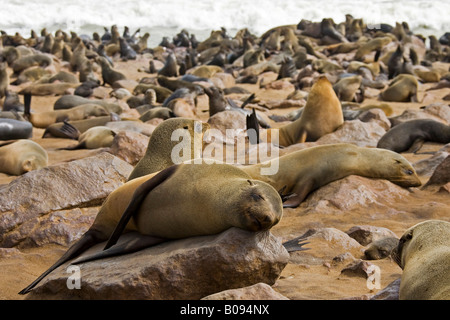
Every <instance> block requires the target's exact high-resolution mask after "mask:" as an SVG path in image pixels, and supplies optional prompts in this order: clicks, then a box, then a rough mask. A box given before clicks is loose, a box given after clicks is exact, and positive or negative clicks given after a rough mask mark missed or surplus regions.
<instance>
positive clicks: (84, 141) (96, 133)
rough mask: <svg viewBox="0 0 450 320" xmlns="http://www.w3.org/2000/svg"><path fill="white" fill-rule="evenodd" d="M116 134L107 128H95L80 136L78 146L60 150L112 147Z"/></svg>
mask: <svg viewBox="0 0 450 320" xmlns="http://www.w3.org/2000/svg"><path fill="white" fill-rule="evenodd" d="M115 136H116V132H115V131H114V130H112V129H111V128H108V127H106V126H95V127H92V128H89V129H87V130H86V131H85V132H83V133H82V134H80V135H79V137H78V144H76V145H74V146H72V147H67V148H61V149H59V150H76V149H98V148H107V147H110V146H111V145H112V143H113V141H114V137H115Z"/></svg>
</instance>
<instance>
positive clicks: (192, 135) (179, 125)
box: [128, 118, 209, 180]
mask: <svg viewBox="0 0 450 320" xmlns="http://www.w3.org/2000/svg"><path fill="white" fill-rule="evenodd" d="M200 126H201V127H200ZM208 129H209V124H207V123H202V122H200V121H196V120H193V119H187V118H171V119H167V120H164V121H163V122H161V123H160V124H159V125H158V126H157V127H156V128H155V130H154V131H153V133H152V135H151V137H150V140H149V142H148V146H147V150H146V151H145V154H144V156H143V157H142V158H141V160H139V162H138V163H137V164H136V166H135V167H134V169H133V171H132V172H131V174H130V176H129V177H128V180H133V179H135V178H138V177H141V176H144V175H147V174H150V173H153V172H157V171H160V170H163V169H165V168H167V167H170V166H171V165H174V164H175V163H174V162H173V159H172V153H173V151H174V148H175V147H176V146H177V145H179V144H180V143H183V141H184V139H186V138H189V139H190V156H189V157H188V158H189V159H197V158H200V157H201V151H202V149H203V135H204V133H205V132H206V130H208ZM176 131H179V133H180V134H181V135H180V136H178V137H177V136H176V139H178V140H176V141H174V140H172V135H174V133H175V132H176ZM175 134H176V133H175ZM180 138H181V139H182V140H183V141H181V142H180V140H179V139H180ZM183 156H186V155H183Z"/></svg>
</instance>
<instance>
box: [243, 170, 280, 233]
mask: <svg viewBox="0 0 450 320" xmlns="http://www.w3.org/2000/svg"><path fill="white" fill-rule="evenodd" d="M246 183H247V186H246V187H245V189H244V190H243V192H242V193H241V197H240V200H241V205H240V206H239V209H240V210H241V211H242V214H241V215H240V217H241V221H240V226H241V227H242V226H245V229H246V230H248V231H255V232H256V231H265V230H268V229H270V228H271V227H273V226H274V225H276V224H277V223H278V222H279V221H280V220H281V216H282V215H283V203H282V201H281V197H280V195H279V194H278V192H277V191H276V190H275V189H274V188H273V187H272V186H270V185H269V184H267V183H265V182H262V181H258V180H250V179H249V180H247V181H246Z"/></svg>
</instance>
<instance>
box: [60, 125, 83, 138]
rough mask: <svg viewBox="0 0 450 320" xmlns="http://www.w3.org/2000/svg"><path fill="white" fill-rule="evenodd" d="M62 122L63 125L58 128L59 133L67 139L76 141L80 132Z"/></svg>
mask: <svg viewBox="0 0 450 320" xmlns="http://www.w3.org/2000/svg"><path fill="white" fill-rule="evenodd" d="M63 122H64V124H63V126H62V127H61V128H59V132H61V133H62V134H64V135H65V136H66V137H67V138H69V139H74V140H77V139H78V137H79V136H80V131H79V130H78V129H77V128H75V127H74V126H73V125H71V124H70V123H69V122H67V121H66V120H64V121H63Z"/></svg>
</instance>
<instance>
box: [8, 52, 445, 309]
mask: <svg viewBox="0 0 450 320" xmlns="http://www.w3.org/2000/svg"><path fill="white" fill-rule="evenodd" d="M148 61H149V60H148V58H147V57H143V56H139V58H138V59H137V60H136V61H129V62H127V63H125V62H121V61H119V60H117V61H116V66H117V67H116V68H117V69H118V70H120V71H122V72H124V73H125V74H126V75H127V77H128V79H135V80H139V79H140V78H142V77H144V76H150V77H152V76H153V77H154V76H155V74H153V75H150V74H148V73H145V72H142V71H138V69H145V68H147V67H148ZM447 68H448V66H447ZM273 76H274V75H273V74H272V75H270V74H269V75H268V77H269V78H270V77H273ZM432 85H433V84H432V83H429V84H422V85H420V91H419V100H420V101H423V102H422V103H389V104H390V105H391V106H392V107H393V109H394V115H399V114H401V113H402V112H403V111H404V110H406V109H414V110H418V109H419V108H420V107H421V106H422V105H427V104H430V103H433V102H439V101H442V97H444V96H445V95H446V94H448V92H449V89H440V90H436V91H431V92H428V93H426V92H425V89H426V88H428V87H430V86H432ZM242 86H243V87H245V88H247V89H249V90H251V91H253V92H255V93H256V95H257V97H260V98H261V99H265V100H270V99H280V98H281V99H283V98H286V97H287V95H288V94H289V93H291V92H292V90H291V89H284V90H274V89H270V90H266V89H261V88H259V86H256V85H249V84H245V85H242ZM11 88H12V89H13V90H19V89H20V88H19V87H14V86H11ZM102 90H103V91H99V92H104V93H105V97H107V93H108V92H109V91H111V88H109V87H105V88H102ZM57 98H58V97H33V101H32V109H33V110H34V111H35V112H39V111H46V110H51V109H52V106H53V103H54V101H55V100H56V99H57ZM371 102H374V103H379V101H376V100H375V99H366V100H365V102H364V104H369V103H371ZM198 108H199V113H200V114H201V118H202V120H203V121H206V120H207V118H208V113H207V112H202V110H203V111H205V110H208V105H207V100H206V99H200V105H199V106H198ZM292 110H294V108H290V109H273V110H270V111H267V114H270V113H276V114H284V113H287V112H289V111H292ZM270 124H271V125H272V126H273V127H278V126H280V125H282V123H276V122H273V121H271V122H270ZM43 131H44V130H43V129H36V128H35V129H34V131H33V140H34V141H36V142H38V143H39V144H41V145H42V146H43V147H44V148H45V149H46V150H47V151H48V153H49V162H50V164H57V163H61V162H67V161H71V160H75V159H81V158H84V157H87V156H90V155H92V154H95V153H96V152H99V151H98V150H73V151H58V150H56V149H57V148H61V147H64V146H69V145H73V144H74V141H70V140H66V139H54V138H51V139H42V138H41V136H42V133H43ZM441 147H442V145H440V144H436V143H425V145H424V147H423V149H422V151H436V150H438V149H439V148H441ZM403 155H404V156H405V157H406V158H407V159H408V160H409V161H410V162H411V163H414V162H416V161H418V160H421V159H425V158H428V157H430V156H431V155H430V154H403ZM16 178H17V177H14V176H8V175H6V174H2V173H0V187H1V185H2V184H7V183H9V182H11V181H13V180H14V179H16ZM420 178H421V180H422V181H423V182H426V181H427V180H428V178H429V177H427V176H422V177H420ZM392 207H393V208H396V210H397V211H399V212H402V214H393V213H392V211H390V210H386V211H385V212H383V211H380V210H379V208H376V207H375V208H372V207H361V208H358V209H357V210H351V211H347V212H339V213H337V214H330V213H321V212H314V213H305V212H304V209H302V208H301V207H299V208H296V209H285V210H284V215H283V218H282V220H281V222H280V223H279V224H278V225H276V226H275V227H274V228H273V229H272V233H273V234H274V235H276V236H279V237H281V238H282V239H283V241H284V240H289V239H292V238H294V237H296V236H299V235H301V234H303V233H304V232H305V231H307V230H308V229H310V228H318V227H327V228H336V229H339V230H341V231H344V232H345V231H347V230H348V229H349V228H351V227H352V226H355V225H372V226H379V227H385V228H388V229H390V230H392V231H393V232H394V233H395V234H396V235H397V236H398V237H400V236H401V235H402V234H403V232H404V231H405V230H406V229H407V228H409V227H410V226H412V225H414V224H416V223H418V222H421V221H424V220H427V219H441V220H446V221H450V215H449V212H450V197H449V194H448V193H447V192H445V193H435V192H429V191H422V190H420V189H419V188H412V193H411V195H410V196H409V197H408V198H407V199H400V200H398V203H392ZM308 247H309V248H311V249H310V251H309V253H308V254H311V255H313V256H315V257H321V256H323V255H326V254H328V253H327V252H325V251H321V250H324V249H323V246H320V245H319V244H316V243H315V242H314V241H312V242H311V243H310V244H308ZM65 250H66V248H65V247H62V246H57V245H46V246H44V247H41V248H29V249H20V250H18V249H15V248H13V249H8V248H0V270H2V276H1V277H0V299H7V300H10V299H24V298H25V297H26V296H21V295H18V294H17V292H19V291H20V290H21V289H22V288H24V287H25V286H26V285H28V284H29V283H30V282H31V281H33V280H34V279H35V278H36V277H37V276H38V275H39V274H41V273H42V272H43V271H45V270H46V269H47V268H48V267H49V266H50V265H51V264H53V262H54V261H55V260H57V259H58V258H59V257H60V256H61V255H62V253H63V252H64V251H65ZM302 254H303V255H305V254H306V251H305V253H302V252H297V253H293V254H292V257H293V258H292V261H291V262H290V263H289V264H288V265H287V266H286V268H285V269H284V270H283V272H282V274H281V277H280V279H279V280H278V281H277V282H276V283H275V285H274V286H273V288H274V289H275V290H276V291H278V292H279V293H281V294H283V295H285V296H286V297H287V298H289V299H294V300H296V299H318V300H339V299H348V298H359V299H361V298H362V299H364V298H367V297H369V296H370V295H373V294H375V293H376V292H378V291H379V290H380V289H373V290H371V289H369V288H368V287H367V282H366V279H364V278H361V277H348V276H343V275H341V274H340V271H341V270H342V268H343V265H336V266H335V265H331V264H329V263H322V262H320V260H319V263H318V264H314V263H308V264H306V263H302V262H296V261H301V259H299V257H300V258H301V255H302ZM355 258H361V257H358V256H356V257H355ZM372 263H374V264H375V265H377V266H379V267H380V269H381V288H384V287H385V286H386V285H388V284H389V283H391V282H392V281H394V280H395V279H397V278H399V277H400V276H401V273H402V270H401V269H400V268H399V267H398V266H397V265H396V264H395V262H394V261H392V260H391V259H390V258H385V259H382V260H376V261H372Z"/></svg>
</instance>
